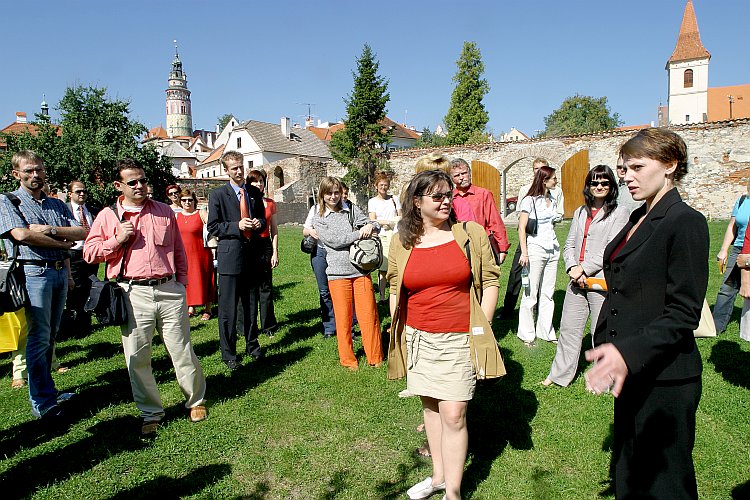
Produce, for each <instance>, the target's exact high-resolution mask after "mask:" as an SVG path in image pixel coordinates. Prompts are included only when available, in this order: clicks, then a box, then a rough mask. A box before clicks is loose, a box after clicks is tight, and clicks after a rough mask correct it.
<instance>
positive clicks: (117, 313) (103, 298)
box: [83, 205, 128, 326]
mask: <svg viewBox="0 0 750 500" xmlns="http://www.w3.org/2000/svg"><path fill="white" fill-rule="evenodd" d="M109 208H110V209H112V211H113V212H114V213H115V215H117V208H116V206H115V205H112V206H111V207H109ZM118 218H119V217H118ZM127 251H128V245H127V244H126V245H125V248H124V249H123V254H122V263H121V264H120V272H119V273H117V278H118V279H119V278H122V276H123V271H124V270H125V258H126V257H127ZM104 275H105V276H106V275H107V271H106V268H105V271H104ZM89 279H90V280H91V291H89V298H88V299H87V300H86V305H85V306H84V307H83V310H84V311H86V312H89V313H93V314H94V316H96V320H97V321H98V322H99V324H100V325H103V326H118V325H124V324H126V323H127V322H128V308H127V303H126V301H127V298H126V297H125V291H124V290H123V289H122V288H121V287H120V285H118V284H117V281H109V280H108V279H105V280H104V281H102V280H100V279H99V278H97V276H96V275H95V274H92V275H91V276H89Z"/></svg>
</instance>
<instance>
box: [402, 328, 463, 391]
mask: <svg viewBox="0 0 750 500" xmlns="http://www.w3.org/2000/svg"><path fill="white" fill-rule="evenodd" d="M404 334H405V335H406V387H407V389H408V390H409V391H410V392H411V393H412V394H416V395H418V396H427V397H430V398H434V399H439V400H442V401H469V400H470V399H471V398H472V397H474V389H475V388H476V385H477V379H476V373H475V372H474V366H473V365H472V364H471V349H470V347H469V334H468V333H454V332H448V333H429V332H424V331H422V330H417V329H416V328H412V327H410V326H408V325H407V326H405V327H404Z"/></svg>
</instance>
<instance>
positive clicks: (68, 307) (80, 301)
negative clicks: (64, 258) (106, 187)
mask: <svg viewBox="0 0 750 500" xmlns="http://www.w3.org/2000/svg"><path fill="white" fill-rule="evenodd" d="M87 197H88V192H87V190H86V186H85V185H84V184H83V182H81V181H78V180H75V181H72V182H71V183H70V184H69V185H68V198H69V199H70V201H68V203H66V205H68V208H69V209H70V212H71V213H72V214H73V216H74V217H75V219H76V220H77V221H78V223H79V224H80V225H81V227H82V228H83V229H85V230H86V234H87V235H88V232H89V229H90V228H91V224H92V223H93V222H94V219H95V218H96V215H97V214H98V213H99V209H98V208H94V207H91V206H89V205H88V204H87V203H86V199H87ZM69 253H70V271H71V274H72V276H73V282H74V283H75V288H73V289H71V290H70V291H69V292H68V298H67V300H66V302H65V312H64V314H63V321H62V325H61V327H60V333H61V334H62V335H63V336H64V335H70V334H71V333H73V332H75V333H76V335H79V336H83V335H88V334H89V333H91V314H90V313H87V312H85V311H84V310H83V306H85V305H86V300H87V299H88V297H89V291H90V290H91V280H90V279H89V276H91V275H92V274H97V273H98V272H99V264H89V263H87V262H86V261H85V260H83V241H77V242H76V244H75V245H74V246H73V248H71V249H70V250H69Z"/></svg>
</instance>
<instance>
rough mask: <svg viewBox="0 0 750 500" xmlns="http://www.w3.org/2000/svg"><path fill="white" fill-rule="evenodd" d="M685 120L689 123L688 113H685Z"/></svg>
mask: <svg viewBox="0 0 750 500" xmlns="http://www.w3.org/2000/svg"><path fill="white" fill-rule="evenodd" d="M685 121H686V122H688V123H690V115H685Z"/></svg>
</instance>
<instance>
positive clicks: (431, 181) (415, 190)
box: [398, 170, 456, 249]
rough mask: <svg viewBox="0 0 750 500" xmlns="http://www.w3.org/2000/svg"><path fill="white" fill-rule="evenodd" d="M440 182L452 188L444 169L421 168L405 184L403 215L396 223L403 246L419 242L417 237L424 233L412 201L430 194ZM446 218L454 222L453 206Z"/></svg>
mask: <svg viewBox="0 0 750 500" xmlns="http://www.w3.org/2000/svg"><path fill="white" fill-rule="evenodd" d="M440 183H445V184H447V185H448V187H449V188H450V189H451V190H452V189H453V181H452V180H451V176H450V175H449V174H447V173H446V172H445V171H443V170H423V171H422V172H419V173H418V174H416V175H415V176H414V177H412V179H411V181H410V182H409V185H408V186H406V190H405V191H404V194H403V195H402V196H401V208H402V209H403V214H404V215H403V217H402V218H401V222H399V225H398V237H399V239H400V240H401V244H402V245H403V246H404V248H406V249H409V248H411V247H413V246H414V245H416V244H417V243H419V239H420V238H421V237H422V235H423V234H424V223H423V222H422V212H421V211H420V210H419V208H418V207H417V206H416V204H415V203H414V201H415V200H416V199H417V198H419V197H420V196H423V195H425V194H430V193H431V192H432V190H433V189H434V187H435V186H437V185H438V184H440ZM448 220H449V221H450V223H451V224H453V223H454V222H456V213H455V212H454V211H453V207H451V213H450V216H449V217H448Z"/></svg>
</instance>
